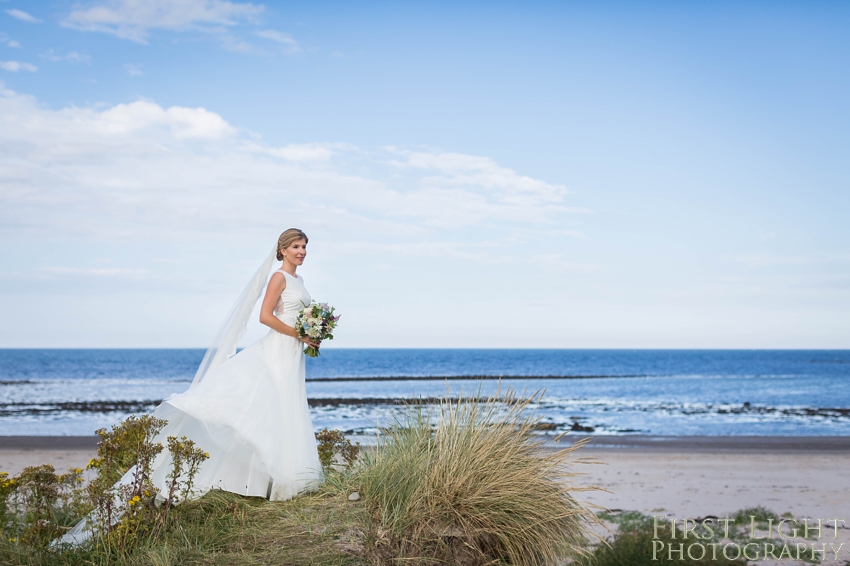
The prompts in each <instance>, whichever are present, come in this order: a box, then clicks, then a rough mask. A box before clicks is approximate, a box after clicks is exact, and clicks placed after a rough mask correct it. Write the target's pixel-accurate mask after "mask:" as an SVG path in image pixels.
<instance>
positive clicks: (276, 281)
mask: <svg viewBox="0 0 850 566" xmlns="http://www.w3.org/2000/svg"><path fill="white" fill-rule="evenodd" d="M269 289H281V290H283V289H286V277H285V276H284V275H283V273H281V272H280V271H275V272H274V273H272V276H271V279H269Z"/></svg>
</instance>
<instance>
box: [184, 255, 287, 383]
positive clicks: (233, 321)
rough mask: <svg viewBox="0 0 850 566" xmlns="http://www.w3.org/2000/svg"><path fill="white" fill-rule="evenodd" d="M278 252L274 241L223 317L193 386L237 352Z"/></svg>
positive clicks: (196, 374) (193, 381)
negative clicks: (222, 322) (264, 258)
mask: <svg viewBox="0 0 850 566" xmlns="http://www.w3.org/2000/svg"><path fill="white" fill-rule="evenodd" d="M276 255H277V244H275V246H274V248H273V249H272V251H271V253H270V254H269V257H267V258H266V260H265V261H264V262H263V264H262V265H261V266H260V268H259V269H257V271H256V273H254V276H253V277H251V280H250V281H249V282H248V285H247V286H246V287H245V289H244V290H243V291H242V294H240V295H239V298H238V299H236V303H235V304H234V305H233V307H232V308H231V309H230V313H229V314H228V315H227V318H225V319H224V324H222V325H221V328H219V329H218V333H217V334H216V335H215V338H214V339H213V341H212V344H211V345H210V347H209V349H207V353H206V354H204V359H203V360H201V365H200V366H199V367H198V371H197V372H195V378H194V379H193V380H192V385H190V386H189V388H190V389H191V388H192V387H194V386H196V385H197V384H198V383H200V382H201V381H202V380H203V379H204V377H206V376H207V375H209V374H210V372H213V371H215V370H216V369H217V368H218V367H219V366H220V365H221V364H223V363H224V362H226V361H227V360H228V359H229V358H230V357H231V356H233V354H235V353H236V348H237V347H238V346H239V341H240V340H242V337H243V336H244V335H245V331H246V330H247V328H248V317H250V316H251V312H253V310H254V305H256V304H257V299H259V298H260V295H261V294H262V293H263V287H265V284H266V279H268V276H269V272H270V271H271V268H272V264H273V263H274V260H275V257H276Z"/></svg>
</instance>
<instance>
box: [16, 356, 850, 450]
mask: <svg viewBox="0 0 850 566" xmlns="http://www.w3.org/2000/svg"><path fill="white" fill-rule="evenodd" d="M203 354H204V351H203V350H194V349H191V350H0V434H2V435H13V434H22V435H85V434H91V433H92V432H93V431H94V430H95V429H97V428H100V427H103V426H109V425H111V424H114V423H115V422H117V421H118V420H120V419H121V418H124V417H125V416H127V415H129V414H132V413H141V412H148V411H150V410H152V409H153V407H155V406H156V404H157V403H158V402H159V401H160V400H161V399H163V398H165V397H167V396H168V395H170V394H172V393H176V392H180V391H183V390H184V389H185V388H186V387H188V385H189V382H190V381H191V379H192V377H193V375H194V372H195V369H196V368H197V366H198V364H199V363H200V360H201V358H202V357H203ZM482 377H485V378H489V379H481V378H482ZM493 377H502V378H503V379H502V380H501V385H502V387H505V386H510V387H513V388H515V389H518V390H520V391H522V390H526V391H528V392H533V391H537V390H538V389H545V390H546V393H545V395H544V397H543V400H542V402H541V403H539V404H538V405H537V406H536V407H535V408H536V410H537V411H538V412H539V414H540V415H542V416H543V421H544V422H546V423H550V424H551V425H552V426H553V427H554V430H553V431H551V434H557V433H558V432H562V431H564V430H567V429H569V428H570V427H571V426H572V425H573V423H579V424H580V425H582V426H587V427H592V428H593V429H594V433H596V434H659V435H677V436H679V435H782V436H800V435H821V436H830V435H850V387H848V385H850V351H848V350H829V351H827V350H809V351H806V350H784V351H783V350H725V351H724V350H403V349H398V350H369V349H350V350H348V349H347V350H341V349H340V350H333V349H328V350H325V351H323V353H322V356H321V357H320V358H318V359H316V360H308V365H307V379H308V385H307V392H308V396H309V397H310V399H311V404H312V407H311V411H312V412H313V420H314V424H315V425H316V428H317V429H320V428H324V427H330V428H340V429H342V430H345V431H348V432H349V434H355V435H357V434H365V435H368V434H371V433H372V432H373V431H374V429H375V426H376V423H377V424H378V425H380V424H381V423H385V422H386V421H387V419H388V418H389V415H390V412H391V411H393V410H396V400H398V399H411V398H413V399H415V398H419V397H438V396H441V395H444V394H445V393H446V392H447V391H449V392H450V393H451V394H457V393H458V392H459V391H462V392H463V394H465V395H474V396H481V395H487V394H488V393H490V392H492V391H494V390H495V389H496V388H497V387H498V386H499V380H496V379H492V378H493Z"/></svg>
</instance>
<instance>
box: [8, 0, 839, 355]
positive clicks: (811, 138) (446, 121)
mask: <svg viewBox="0 0 850 566" xmlns="http://www.w3.org/2000/svg"><path fill="white" fill-rule="evenodd" d="M848 29H850V4H848V3H846V2H817V3H814V2H777V1H765V2H753V1H749V2H748V1H744V2H724V1H716V2H695V1H694V2H681V1H677V2H664V1H658V2H611V1H598V2H563V1H559V2H554V1H553V2H543V1H528V2H498V1H497V2H464V1H452V2H440V1H435V2H427V3H412V2H357V3H352V2H322V1H317V2H304V3H300V4H299V3H291V2H286V3H284V2H266V3H259V2H252V3H247V2H238V1H232V2H229V1H223V0H182V1H180V2H173V1H170V0H94V1H86V0H84V1H82V2H78V1H75V2H65V1H62V0H51V1H49V2H47V1H45V2H37V1H28V2H24V1H15V0H6V1H0V146H2V149H0V313H2V316H0V347H6V348H17V347H27V348H29V347H36V348H47V347H62V348H67V347H70V348H75V347H103V348H108V347H122V348H124V347H204V346H205V345H206V344H207V343H208V342H209V341H210V340H211V338H212V337H213V335H214V334H215V331H216V330H217V328H218V326H219V324H220V323H221V322H222V321H223V319H224V317H225V315H226V313H227V311H228V309H229V307H230V305H231V304H232V303H233V301H234V300H235V299H236V297H237V296H238V294H239V293H240V291H241V290H242V288H243V287H244V286H245V284H246V283H247V282H248V280H249V278H250V276H251V274H252V273H253V272H254V270H255V269H256V268H257V267H258V266H259V265H260V263H261V262H262V261H263V259H264V258H265V257H266V255H267V254H268V253H269V251H270V250H271V248H272V247H273V246H274V243H275V242H276V239H277V236H278V235H279V234H280V232H282V231H283V230H284V229H286V228H290V227H298V228H301V229H302V230H304V231H305V232H306V233H307V234H308V235H309V237H310V243H309V245H308V257H307V260H306V262H305V264H304V265H303V266H302V267H300V268H299V273H300V274H301V275H302V276H303V277H304V280H305V283H306V286H307V288H308V289H309V290H310V292H311V294H312V295H313V297H314V298H315V299H318V300H322V301H327V302H329V303H331V304H333V305H334V306H335V307H336V308H337V312H339V313H341V314H342V319H341V320H340V326H339V328H338V330H337V332H336V339H335V340H334V342H333V343H330V344H328V346H329V347H330V346H333V347H374V348H388V347H441V348H446V347H448V348H450V347H474V348H850V246H848V244H850V223H849V222H848V221H847V217H848V211H850V160H848V159H847V156H848V155H850V135H848V132H850V105H848V104H847V100H850V36H848V33H847V30H848ZM264 331H265V330H264V329H263V327H261V326H260V325H259V323H258V322H256V321H254V322H252V324H251V328H250V331H249V333H248V337H247V340H249V341H250V340H254V339H257V338H258V337H260V336H262V334H263V332H264Z"/></svg>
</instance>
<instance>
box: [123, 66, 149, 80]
mask: <svg viewBox="0 0 850 566" xmlns="http://www.w3.org/2000/svg"><path fill="white" fill-rule="evenodd" d="M124 68H125V69H126V70H127V74H128V75H130V76H131V77H138V76H141V75H144V74H145V73H144V71H142V66H141V65H136V64H134V63H125V64H124Z"/></svg>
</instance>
